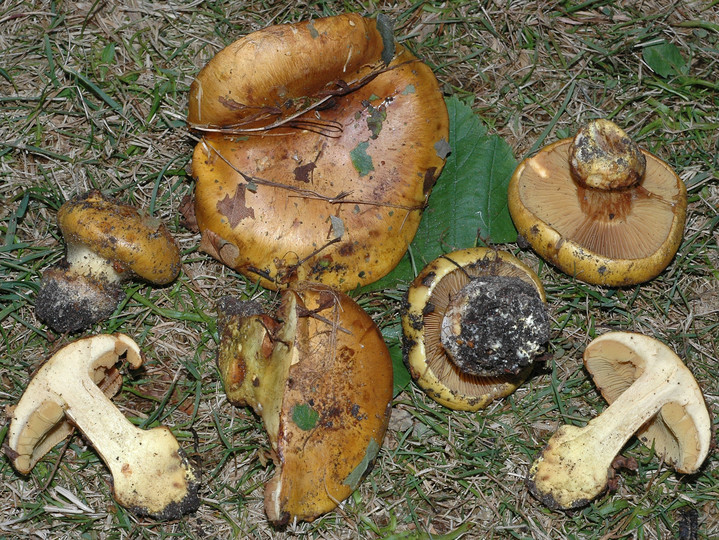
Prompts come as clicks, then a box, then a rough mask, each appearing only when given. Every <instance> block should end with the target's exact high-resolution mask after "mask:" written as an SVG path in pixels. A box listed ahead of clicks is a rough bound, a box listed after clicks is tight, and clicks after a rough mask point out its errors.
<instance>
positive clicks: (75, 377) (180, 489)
mask: <svg viewBox="0 0 719 540" xmlns="http://www.w3.org/2000/svg"><path fill="white" fill-rule="evenodd" d="M123 355H126V359H127V362H128V363H129V364H130V365H131V366H132V367H134V368H137V367H139V366H140V365H141V364H142V362H143V358H142V354H141V352H140V349H139V348H138V346H137V344H136V343H135V342H134V341H133V340H132V339H130V338H129V337H127V336H125V335H123V334H114V335H97V336H92V337H88V338H84V339H80V340H77V341H75V342H72V343H70V344H68V345H66V346H64V347H63V348H62V349H60V350H59V351H57V352H56V353H55V354H54V355H53V356H52V357H51V358H50V359H49V360H48V361H47V362H46V363H45V364H43V366H42V367H41V368H40V369H39V370H38V371H37V373H36V374H35V376H34V377H33V378H32V380H31V381H30V383H29V384H28V386H27V388H26V389H25V392H24V393H23V395H22V397H21V399H20V401H19V402H18V404H17V406H16V407H15V409H14V411H13V415H12V419H11V422H10V428H9V431H8V437H7V445H6V449H5V451H6V453H7V454H8V457H10V460H11V462H12V464H13V466H14V467H15V469H17V470H18V472H20V473H22V474H27V473H29V472H30V471H31V470H32V468H33V467H34V466H35V464H36V463H37V462H38V460H40V459H41V458H42V457H43V456H44V455H45V454H46V453H47V452H48V451H50V449H52V447H53V446H55V445H56V444H57V443H58V442H60V441H62V440H63V439H64V438H65V437H67V436H68V435H69V434H70V433H71V432H72V426H76V427H77V428H78V429H79V430H80V432H81V433H82V434H83V436H84V437H85V438H86V439H87V440H88V441H89V443H90V444H91V445H92V446H93V447H94V448H95V450H96V451H97V453H98V454H99V455H100V457H101V458H102V460H103V461H104V462H105V464H106V465H107V467H108V468H109V469H110V472H111V473H112V485H113V494H114V496H115V499H116V500H117V502H118V503H119V504H120V505H122V506H124V507H126V508H128V509H129V510H131V511H132V512H134V513H136V514H138V515H142V516H151V517H153V518H155V519H158V520H171V519H178V518H179V517H181V516H182V515H183V514H186V513H189V512H194V511H195V510H197V508H198V507H199V504H200V500H199V498H198V493H197V492H198V488H199V478H198V476H197V474H196V472H195V470H194V467H193V466H192V465H191V464H190V462H189V461H188V459H187V457H186V456H185V453H184V452H183V451H182V449H181V448H180V446H179V444H178V443H177V440H176V439H175V437H174V435H173V434H172V432H171V431H170V430H169V429H168V428H167V427H165V426H159V427H156V428H153V429H150V430H141V429H139V428H136V427H135V426H134V425H132V424H131V423H130V422H129V421H128V420H127V419H126V418H125V417H124V416H123V415H122V413H121V412H120V411H119V410H118V409H117V408H116V407H115V405H114V404H113V403H112V402H111V401H110V399H109V395H111V394H113V393H114V392H116V391H117V390H119V388H120V386H121V384H122V382H121V380H120V378H119V376H118V375H117V372H116V370H115V368H114V366H115V364H116V363H117V362H118V360H119V358H120V357H121V356H123ZM108 375H109V376H110V381H109V382H108V383H107V384H105V382H106V381H105V379H106V376H108ZM98 385H102V386H105V392H103V390H101V389H100V387H99V386H98Z"/></svg>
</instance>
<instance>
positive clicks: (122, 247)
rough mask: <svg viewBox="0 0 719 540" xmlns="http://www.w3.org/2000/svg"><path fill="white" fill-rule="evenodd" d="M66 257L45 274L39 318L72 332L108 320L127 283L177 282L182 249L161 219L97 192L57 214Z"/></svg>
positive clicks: (37, 307) (37, 309) (37, 308)
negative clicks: (139, 281) (135, 280)
mask: <svg viewBox="0 0 719 540" xmlns="http://www.w3.org/2000/svg"><path fill="white" fill-rule="evenodd" d="M57 222H58V226H59V228H60V232H61V233H62V235H63V238H64V240H65V250H66V253H65V258H64V259H63V260H62V261H61V262H60V263H59V264H58V265H57V266H55V267H52V268H48V269H47V270H45V272H43V277H42V282H41V284H40V290H39V291H38V295H37V299H36V301H35V312H36V314H37V317H38V319H40V320H41V321H43V322H45V323H46V324H47V325H48V326H49V327H50V328H52V329H53V330H55V331H56V332H61V333H72V332H77V331H80V330H83V329H84V328H87V327H89V326H91V325H93V324H95V323H96V322H99V321H102V320H105V319H107V318H108V317H109V316H110V315H112V313H113V312H114V311H115V309H116V308H117V306H118V305H119V304H120V301H121V300H122V296H123V291H122V284H123V283H124V282H125V281H127V280H129V279H133V278H136V279H141V280H144V281H147V282H148V283H152V284H155V285H166V284H168V283H170V282H172V281H173V280H174V279H175V278H176V277H177V275H178V274H179V272H180V267H181V261H180V250H179V247H178V246H177V243H176V242H175V240H174V238H173V237H172V236H171V235H170V233H169V231H168V230H167V228H166V227H165V225H164V224H163V223H162V222H161V221H160V220H159V219H157V218H153V217H151V216H149V215H147V214H145V213H144V212H143V211H142V210H138V209H137V208H134V207H132V206H129V205H125V204H122V203H119V202H117V201H114V200H112V199H109V198H107V197H105V196H104V195H103V194H102V193H100V192H99V191H97V190H92V191H89V192H87V193H84V194H82V195H79V196H77V197H74V198H72V199H70V200H69V201H67V202H66V203H65V204H63V205H62V206H61V207H60V210H59V211H58V214H57Z"/></svg>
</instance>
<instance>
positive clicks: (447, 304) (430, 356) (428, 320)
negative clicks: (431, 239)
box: [402, 248, 549, 411]
mask: <svg viewBox="0 0 719 540" xmlns="http://www.w3.org/2000/svg"><path fill="white" fill-rule="evenodd" d="M545 300H546V298H545V293H544V288H543V286H542V283H541V281H540V280H539V278H538V277H537V275H536V274H535V273H534V272H533V271H532V269H531V268H529V267H528V266H527V265H525V264H524V263H522V262H521V261H520V260H518V259H517V258H516V257H514V256H513V255H511V254H510V253H507V252H503V251H495V250H492V249H488V248H471V249H465V250H460V251H455V252H453V253H449V254H447V255H444V256H442V257H439V258H438V259H436V260H434V261H433V262H431V263H430V264H429V265H427V266H426V267H425V268H424V269H423V270H422V272H420V274H419V275H418V276H417V277H416V278H415V280H414V281H413V282H412V284H411V286H410V288H409V290H408V292H407V298H406V303H405V307H404V309H403V313H402V335H403V354H404V359H405V362H406V364H407V366H408V368H409V371H410V374H411V375H412V378H413V379H414V380H415V381H416V382H417V384H418V385H419V386H420V387H421V388H422V389H423V390H424V391H425V392H426V393H427V394H428V395H429V396H430V397H431V398H432V399H434V400H435V401H437V402H438V403H440V404H442V405H444V406H446V407H449V408H451V409H457V410H468V411H476V410H479V409H482V408H485V407H487V406H488V405H489V404H490V403H491V402H492V401H494V400H496V399H499V398H501V397H505V396H507V395H509V394H511V393H512V392H514V391H515V390H516V389H517V388H518V387H519V385H521V384H522V383H523V382H524V380H525V379H526V378H527V377H528V376H529V374H530V372H531V370H532V360H533V358H534V356H535V355H536V354H537V353H538V352H539V351H540V350H541V349H542V347H543V344H544V343H545V342H546V341H547V340H548V338H549V320H548V315H547V313H546V307H545V305H544V302H545ZM468 305H469V306H470V307H469V308H467V306H468ZM458 312H459V313H460V315H461V317H460V319H459V322H458V318H457V313H458ZM463 329H464V330H467V331H468V333H466V334H465V333H463V331H462V330H463ZM448 333H449V334H450V336H449V339H448V338H447V335H446V334H448ZM469 336H471V337H469ZM461 356H464V357H465V359H464V360H458V357H461ZM470 365H471V367H469V366H470Z"/></svg>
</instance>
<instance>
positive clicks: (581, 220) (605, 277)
mask: <svg viewBox="0 0 719 540" xmlns="http://www.w3.org/2000/svg"><path fill="white" fill-rule="evenodd" d="M572 144H573V140H572V139H563V140H560V141H557V142H555V143H553V144H550V145H549V146H547V147H545V148H543V149H542V150H541V151H540V152H539V153H538V154H536V155H535V156H533V157H530V158H527V159H525V160H524V161H522V163H520V165H519V166H518V167H517V169H516V171H515V172H514V175H513V176H512V180H511V181H510V185H509V210H510V213H511V215H512V219H513V220H514V224H515V226H516V227H517V230H518V231H519V233H520V235H522V236H523V237H524V238H525V239H526V240H527V241H528V242H529V244H530V245H531V246H532V248H533V249H534V250H535V251H536V252H537V253H538V254H539V255H540V256H541V257H543V258H544V259H546V260H547V261H549V262H551V263H552V264H554V265H555V266H557V267H558V268H559V269H561V270H562V271H564V272H565V273H567V274H569V275H572V276H574V277H576V278H577V279H580V280H582V281H585V282H588V283H592V284H599V285H607V286H623V285H634V284H637V283H642V282H644V281H648V280H650V279H652V278H654V277H656V276H657V275H658V274H659V273H660V272H661V271H662V270H664V268H666V267H667V265H668V264H669V263H670V261H671V260H672V258H673V257H674V255H675V253H676V251H677V249H678V248H679V244H680V243H681V238H682V234H683V231H684V221H685V217H686V207H687V195H686V188H685V186H684V183H683V182H682V181H681V179H680V178H679V177H678V176H677V175H676V173H675V172H674V171H673V170H672V168H671V167H670V166H669V165H668V164H667V163H665V162H664V161H662V160H661V159H659V158H658V157H656V156H654V155H652V154H651V153H649V152H647V151H644V150H642V154H643V156H644V158H645V159H646V171H645V173H644V177H643V179H642V180H641V181H640V182H639V184H637V185H636V186H632V187H628V188H624V189H619V190H617V191H614V192H605V191H603V190H600V189H592V188H589V187H583V186H581V185H579V184H578V183H577V182H575V181H573V179H572V175H571V172H570V168H569V164H568V156H569V154H570V148H571V146H572Z"/></svg>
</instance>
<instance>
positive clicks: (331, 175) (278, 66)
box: [188, 14, 449, 291]
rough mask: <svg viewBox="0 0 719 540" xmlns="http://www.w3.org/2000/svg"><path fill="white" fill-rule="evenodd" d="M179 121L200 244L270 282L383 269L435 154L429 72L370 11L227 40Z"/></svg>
mask: <svg viewBox="0 0 719 540" xmlns="http://www.w3.org/2000/svg"><path fill="white" fill-rule="evenodd" d="M188 124H189V125H190V127H191V128H193V129H194V130H196V131H198V132H199V133H200V134H201V139H200V141H199V143H198V144H197V146H196V147H195V151H194V155H193V159H192V174H193V176H194V177H195V179H196V186H195V216H196V220H197V223H198V226H199V229H200V230H201V232H202V240H201V244H200V247H201V249H202V250H204V251H205V252H207V253H209V254H210V255H211V256H213V257H215V258H216V259H218V260H220V261H221V262H223V263H224V264H226V265H228V266H230V267H232V268H234V269H236V270H238V271H239V272H241V273H243V274H244V275H246V276H248V277H250V278H251V279H253V280H259V282H260V284H261V285H262V286H264V287H268V288H270V289H278V288H282V287H285V286H287V285H288V284H291V283H292V282H295V281H298V282H299V281H317V282H321V283H325V284H328V285H332V286H334V287H336V288H338V289H340V290H344V291H347V290H352V289H354V288H356V287H357V286H360V285H365V284H368V283H371V282H373V281H375V280H377V279H379V278H380V277H382V276H384V275H385V274H386V273H388V272H389V271H390V270H391V269H392V268H394V266H395V265H396V264H397V263H398V262H399V260H400V259H401V258H402V256H403V255H404V253H405V252H406V250H407V246H408V245H409V243H410V242H411V241H412V239H413V237H414V235H415V233H416V230H417V227H418V225H419V220H420V217H421V213H422V209H423V208H424V206H425V203H426V200H427V197H428V196H429V194H430V190H431V188H432V186H433V185H434V183H435V180H436V179H437V177H438V176H439V173H440V171H441V169H442V167H443V165H444V158H445V157H446V155H447V153H448V152H449V145H448V143H447V139H448V136H449V135H448V133H449V131H448V116H447V108H446V106H445V103H444V100H443V97H442V93H441V91H440V89H439V85H438V83H437V80H436V79H435V77H434V75H433V73H432V71H431V69H430V68H429V67H428V66H427V65H425V64H424V63H422V62H421V61H420V60H418V59H417V58H416V57H415V56H413V55H412V54H411V53H410V52H409V51H408V50H407V49H405V48H404V47H403V46H402V45H400V44H398V43H395V42H394V39H393V36H392V30H391V25H390V23H389V22H388V20H387V18H386V17H383V16H380V17H378V18H377V19H376V20H375V19H369V18H364V17H361V16H360V15H356V14H344V15H338V16H335V17H328V18H323V19H315V20H312V21H306V22H300V23H296V24H288V25H277V26H271V27H269V28H265V29H263V30H260V31H257V32H253V33H251V34H249V35H247V36H245V37H243V38H241V39H240V40H238V41H236V42H235V43H233V44H231V45H229V46H228V47H226V48H225V49H223V50H222V51H220V52H218V53H217V55H216V56H215V57H214V58H212V59H211V60H210V61H209V63H208V64H207V65H206V66H205V67H204V68H203V69H202V70H201V71H200V73H199V74H198V76H197V78H196V80H195V81H194V82H193V83H192V86H191V88H190V97H189V112H188Z"/></svg>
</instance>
